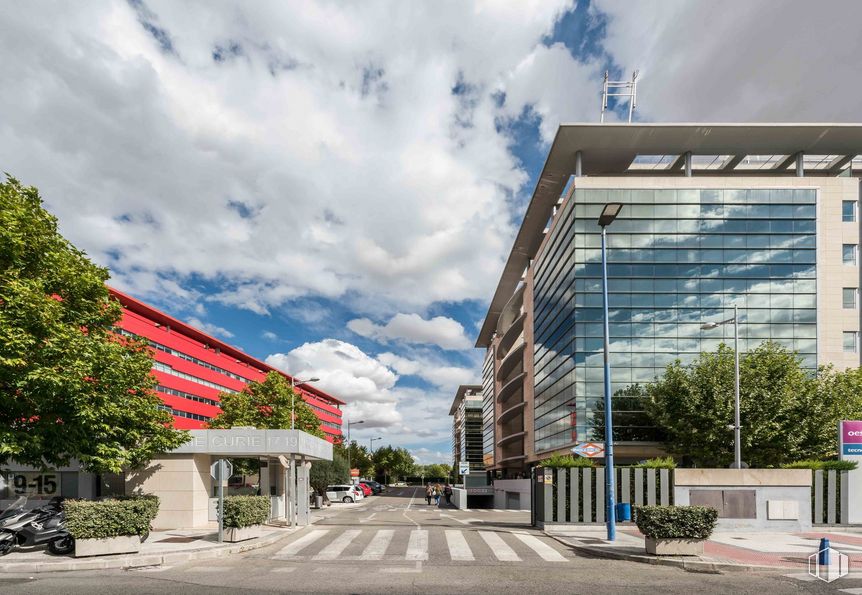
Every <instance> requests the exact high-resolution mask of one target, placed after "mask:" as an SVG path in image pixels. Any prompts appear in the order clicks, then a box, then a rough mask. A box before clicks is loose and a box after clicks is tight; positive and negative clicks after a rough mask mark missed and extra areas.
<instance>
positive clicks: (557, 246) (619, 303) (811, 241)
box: [534, 188, 817, 452]
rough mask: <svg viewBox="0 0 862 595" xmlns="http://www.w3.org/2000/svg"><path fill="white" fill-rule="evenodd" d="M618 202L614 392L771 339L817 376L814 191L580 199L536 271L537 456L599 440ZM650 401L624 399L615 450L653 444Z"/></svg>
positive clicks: (560, 220)
mask: <svg viewBox="0 0 862 595" xmlns="http://www.w3.org/2000/svg"><path fill="white" fill-rule="evenodd" d="M608 202H621V203H623V204H624V205H625V206H624V207H623V210H622V212H621V214H620V216H619V218H618V219H617V220H616V221H614V223H613V224H612V225H611V226H610V227H608V276H609V283H608V290H609V298H608V301H609V308H610V312H609V325H610V363H611V370H612V371H611V381H612V392H613V393H614V394H615V393H617V391H620V390H622V389H625V388H626V387H628V386H630V385H632V384H635V383H641V384H643V383H649V382H650V381H652V380H653V379H654V378H655V376H657V375H660V374H661V373H662V371H663V369H664V368H665V366H667V365H668V364H669V363H672V362H673V361H674V360H676V359H680V360H681V361H682V362H683V363H689V362H691V361H693V360H694V359H695V358H696V357H697V356H698V354H699V353H701V352H702V351H715V350H716V349H717V348H718V346H719V344H720V343H722V342H725V343H727V344H729V345H731V346H732V339H733V325H724V326H722V327H719V328H718V329H714V330H701V325H702V324H703V323H704V322H712V321H721V320H725V319H728V318H731V317H732V316H733V306H738V308H739V316H740V351H741V352H743V353H744V352H746V351H747V350H749V349H753V348H754V347H756V346H757V345H759V344H760V343H761V342H763V341H764V340H767V339H771V340H773V341H776V342H778V343H780V344H782V345H784V346H785V347H787V348H788V349H794V350H797V351H798V352H799V354H800V357H801V358H802V360H803V362H804V365H805V366H806V367H808V368H811V369H815V368H816V365H817V309H816V308H817V303H816V290H817V284H816V265H815V263H816V239H815V233H816V191H815V190H811V189H786V188H785V189H780V188H776V189H762V188H758V189H744V188H740V189H643V190H640V189H625V190H620V189H581V190H576V191H575V194H574V196H573V197H572V198H571V199H570V200H569V201H567V203H566V204H565V205H564V207H563V211H562V212H561V213H560V214H559V215H558V217H557V220H556V224H555V225H554V227H553V229H552V231H551V232H550V233H551V236H550V237H549V238H548V241H547V243H546V245H545V248H544V249H543V251H542V253H541V254H540V255H539V256H538V258H537V261H536V263H535V268H534V270H535V293H534V296H535V306H534V321H535V322H534V329H535V352H534V355H535V360H534V361H535V401H534V408H535V436H536V451H537V452H541V451H547V450H552V449H555V448H560V447H563V446H566V445H568V444H570V443H572V442H573V441H582V440H588V439H593V438H594V436H593V434H592V432H591V429H592V419H593V416H594V415H595V414H596V408H597V404H598V403H599V402H600V401H601V400H602V395H603V384H602V383H603V374H604V371H603V367H602V366H603V351H602V349H603V329H602V293H601V291H602V281H601V250H600V246H601V230H600V228H599V226H598V225H597V223H596V221H597V219H598V216H599V213H600V212H601V210H602V207H603V206H604V205H605V204H606V203H608ZM644 419H645V418H644V415H643V411H642V407H641V406H640V403H639V399H632V398H626V397H624V396H622V397H615V398H614V428H615V439H616V440H622V441H635V440H641V441H653V440H656V439H658V435H657V433H656V431H655V429H654V428H651V427H649V426H648V425H646V424H645V423H644Z"/></svg>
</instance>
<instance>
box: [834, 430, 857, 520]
mask: <svg viewBox="0 0 862 595" xmlns="http://www.w3.org/2000/svg"><path fill="white" fill-rule="evenodd" d="M838 456H839V457H840V458H841V460H842V461H855V462H856V463H859V465H860V466H859V467H858V468H856V469H854V470H853V471H848V472H847V483H848V485H847V490H846V492H845V490H843V489H842V490H841V491H842V492H845V493H846V495H847V501H844V500H842V501H841V507H842V509H843V510H847V522H848V523H850V524H856V523H862V498H860V494H862V420H843V421H839V422H838ZM845 506H846V509H845V508H844V507H845ZM841 516H842V517H843V516H844V515H843V514H842V515H841Z"/></svg>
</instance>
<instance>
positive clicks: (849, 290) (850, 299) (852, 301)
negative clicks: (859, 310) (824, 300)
mask: <svg viewBox="0 0 862 595" xmlns="http://www.w3.org/2000/svg"><path fill="white" fill-rule="evenodd" d="M858 293H859V290H858V289H856V288H855V287H845V288H844V291H843V294H842V295H843V301H844V307H845V308H846V309H848V310H855V309H856V295H857V294H858Z"/></svg>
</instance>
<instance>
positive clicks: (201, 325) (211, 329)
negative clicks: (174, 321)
mask: <svg viewBox="0 0 862 595" xmlns="http://www.w3.org/2000/svg"><path fill="white" fill-rule="evenodd" d="M186 322H187V323H188V324H190V325H192V326H193V327H195V328H196V329H199V330H202V331H203V332H205V333H208V334H210V335H213V336H218V337H224V338H226V339H230V338H231V337H233V336H234V335H233V333H232V332H230V331H229V330H227V329H226V328H223V327H220V326H218V325H217V324H213V323H211V322H204V321H203V320H201V319H200V318H197V317H196V316H192V317H191V318H188V319H186Z"/></svg>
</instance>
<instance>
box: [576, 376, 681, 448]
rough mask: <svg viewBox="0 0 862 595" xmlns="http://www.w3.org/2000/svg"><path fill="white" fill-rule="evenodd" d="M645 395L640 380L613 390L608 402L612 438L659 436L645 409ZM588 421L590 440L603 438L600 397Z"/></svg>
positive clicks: (650, 438) (658, 438) (657, 438)
mask: <svg viewBox="0 0 862 595" xmlns="http://www.w3.org/2000/svg"><path fill="white" fill-rule="evenodd" d="M648 397H649V395H648V393H647V387H646V386H645V385H642V384H632V385H630V386H627V387H625V388H622V389H620V390H618V391H617V392H615V393H614V394H613V397H612V399H611V405H612V406H613V412H614V424H613V426H614V441H615V442H619V441H629V442H640V441H661V440H663V438H664V436H663V435H662V433H661V430H660V429H658V428H656V427H655V424H654V423H653V421H652V419H650V415H649V413H647V411H646V403H647V400H648ZM590 423H591V427H590V440H593V441H602V442H603V441H604V439H605V402H604V399H599V400H598V401H596V404H595V406H594V407H593V418H592V420H591V422H590Z"/></svg>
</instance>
